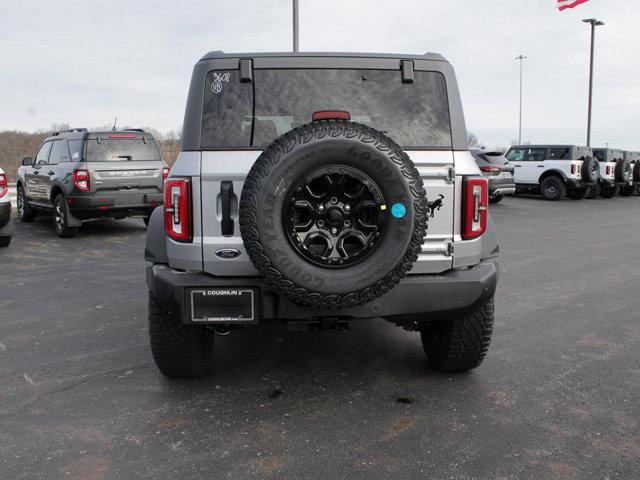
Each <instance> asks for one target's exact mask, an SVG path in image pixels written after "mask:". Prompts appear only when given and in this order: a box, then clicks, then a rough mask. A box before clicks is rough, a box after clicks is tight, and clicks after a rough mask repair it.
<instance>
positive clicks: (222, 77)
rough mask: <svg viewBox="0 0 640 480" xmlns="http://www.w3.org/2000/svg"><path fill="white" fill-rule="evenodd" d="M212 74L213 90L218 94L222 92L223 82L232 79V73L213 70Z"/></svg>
mask: <svg viewBox="0 0 640 480" xmlns="http://www.w3.org/2000/svg"><path fill="white" fill-rule="evenodd" d="M211 76H212V77H213V82H211V91H212V92H213V93H215V94H216V95H217V94H218V93H220V92H222V84H223V83H228V82H229V80H230V79H231V74H230V73H229V72H226V73H218V72H213V73H212V74H211Z"/></svg>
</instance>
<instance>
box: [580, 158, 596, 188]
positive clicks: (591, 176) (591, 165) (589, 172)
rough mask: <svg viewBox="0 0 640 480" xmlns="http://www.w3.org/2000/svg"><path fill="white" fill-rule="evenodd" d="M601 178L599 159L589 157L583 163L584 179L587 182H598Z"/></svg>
mask: <svg viewBox="0 0 640 480" xmlns="http://www.w3.org/2000/svg"><path fill="white" fill-rule="evenodd" d="M598 178H600V163H599V162H598V159H597V158H594V157H587V158H585V159H584V161H583V162H582V179H583V180H584V181H585V182H588V183H593V182H597V181H598Z"/></svg>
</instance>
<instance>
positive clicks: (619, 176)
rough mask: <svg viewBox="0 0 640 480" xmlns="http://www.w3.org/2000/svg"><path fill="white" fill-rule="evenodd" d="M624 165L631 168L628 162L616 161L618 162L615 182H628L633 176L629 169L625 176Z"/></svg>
mask: <svg viewBox="0 0 640 480" xmlns="http://www.w3.org/2000/svg"><path fill="white" fill-rule="evenodd" d="M626 165H629V167H631V164H630V162H629V160H618V162H617V163H616V168H615V178H616V181H617V182H628V181H629V179H630V178H631V177H632V176H633V171H631V168H629V169H628V170H629V175H628V176H627V175H625V172H626V171H627V169H626V168H625V166H626Z"/></svg>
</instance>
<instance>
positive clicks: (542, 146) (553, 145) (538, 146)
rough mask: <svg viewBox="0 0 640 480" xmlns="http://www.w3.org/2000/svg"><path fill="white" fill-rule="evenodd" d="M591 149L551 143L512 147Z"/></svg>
mask: <svg viewBox="0 0 640 480" xmlns="http://www.w3.org/2000/svg"><path fill="white" fill-rule="evenodd" d="M572 147H577V148H589V147H585V146H584V145H569V144H551V143H539V144H536V145H511V147H510V148H572Z"/></svg>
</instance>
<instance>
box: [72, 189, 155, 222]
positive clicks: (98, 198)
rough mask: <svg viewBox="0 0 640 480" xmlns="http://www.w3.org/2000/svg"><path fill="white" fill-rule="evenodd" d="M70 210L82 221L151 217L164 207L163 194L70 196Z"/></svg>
mask: <svg viewBox="0 0 640 480" xmlns="http://www.w3.org/2000/svg"><path fill="white" fill-rule="evenodd" d="M67 202H68V203H69V209H70V210H71V213H73V214H74V215H75V216H76V217H78V218H80V219H87V218H96V217H110V216H111V217H112V216H116V215H122V214H125V215H151V212H152V211H153V209H154V208H156V207H157V206H158V205H162V193H122V194H118V195H91V196H88V195H87V196H84V195H76V196H73V195H70V196H68V197H67Z"/></svg>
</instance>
